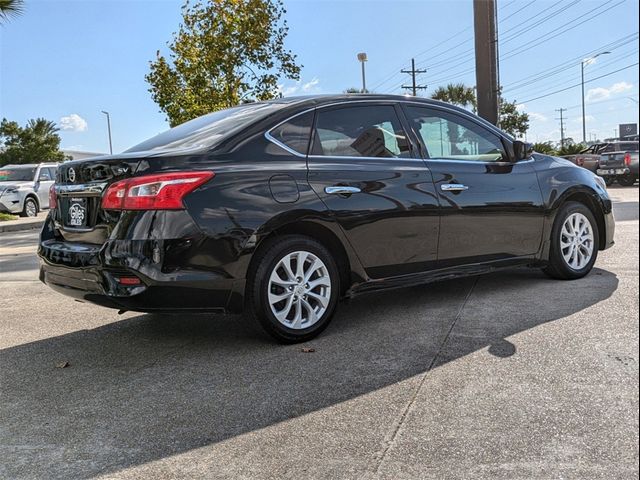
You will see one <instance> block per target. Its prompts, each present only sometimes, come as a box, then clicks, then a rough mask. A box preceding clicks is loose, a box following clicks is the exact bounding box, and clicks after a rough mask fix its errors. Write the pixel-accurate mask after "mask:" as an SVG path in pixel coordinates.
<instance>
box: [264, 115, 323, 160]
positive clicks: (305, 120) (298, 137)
mask: <svg viewBox="0 0 640 480" xmlns="http://www.w3.org/2000/svg"><path fill="white" fill-rule="evenodd" d="M312 125H313V112H307V113H303V114H301V115H298V116H296V117H293V118H291V119H289V120H287V121H286V122H285V123H283V124H282V125H280V126H278V127H276V128H274V129H273V130H271V131H270V132H269V135H270V136H271V138H272V139H273V140H275V141H276V142H277V143H279V144H281V145H284V146H285V147H287V148H289V149H291V150H293V151H294V152H296V153H299V154H300V155H306V154H307V151H308V150H309V141H310V140H311V127H312Z"/></svg>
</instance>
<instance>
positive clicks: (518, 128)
mask: <svg viewBox="0 0 640 480" xmlns="http://www.w3.org/2000/svg"><path fill="white" fill-rule="evenodd" d="M499 127H500V128H501V129H502V130H504V131H505V132H507V133H508V134H510V135H513V136H514V137H522V136H524V134H525V133H527V130H529V115H528V114H527V113H525V112H521V111H520V110H518V105H517V104H516V102H509V101H507V100H505V99H504V98H503V97H502V96H500V125H499Z"/></svg>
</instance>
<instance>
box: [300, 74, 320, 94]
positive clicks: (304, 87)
mask: <svg viewBox="0 0 640 480" xmlns="http://www.w3.org/2000/svg"><path fill="white" fill-rule="evenodd" d="M319 83H320V80H318V79H317V78H315V77H314V78H313V79H312V80H311V81H310V82H307V83H305V84H304V85H302V91H303V92H309V91H311V90H314V89H315V88H316V87H317V86H318V84H319Z"/></svg>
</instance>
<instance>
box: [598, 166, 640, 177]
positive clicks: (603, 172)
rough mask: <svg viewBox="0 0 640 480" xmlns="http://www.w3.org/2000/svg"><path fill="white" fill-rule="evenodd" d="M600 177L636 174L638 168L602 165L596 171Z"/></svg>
mask: <svg viewBox="0 0 640 480" xmlns="http://www.w3.org/2000/svg"><path fill="white" fill-rule="evenodd" d="M596 173H597V174H598V175H600V176H601V177H626V176H627V175H635V176H638V169H637V168H635V169H631V168H629V167H611V168H609V167H602V168H599V169H598V170H597V172H596Z"/></svg>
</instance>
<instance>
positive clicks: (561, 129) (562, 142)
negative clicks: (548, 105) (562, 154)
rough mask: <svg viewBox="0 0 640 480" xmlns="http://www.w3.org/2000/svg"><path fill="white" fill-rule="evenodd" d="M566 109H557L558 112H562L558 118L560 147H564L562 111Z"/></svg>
mask: <svg viewBox="0 0 640 480" xmlns="http://www.w3.org/2000/svg"><path fill="white" fill-rule="evenodd" d="M566 111H567V109H566V108H557V109H556V112H560V118H556V120H560V148H564V117H563V116H562V113H563V112H566Z"/></svg>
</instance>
